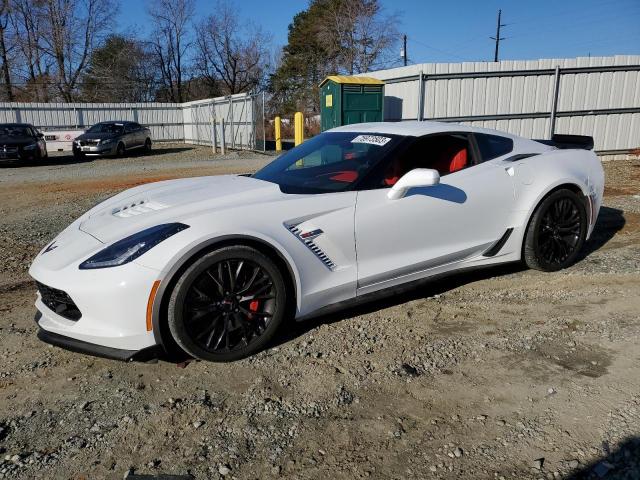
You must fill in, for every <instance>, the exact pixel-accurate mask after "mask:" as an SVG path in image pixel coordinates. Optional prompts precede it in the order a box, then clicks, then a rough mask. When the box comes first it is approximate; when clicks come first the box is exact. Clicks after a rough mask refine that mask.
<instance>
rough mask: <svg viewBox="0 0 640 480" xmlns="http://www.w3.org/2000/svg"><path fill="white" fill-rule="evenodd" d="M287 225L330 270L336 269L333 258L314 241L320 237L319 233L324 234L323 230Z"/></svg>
mask: <svg viewBox="0 0 640 480" xmlns="http://www.w3.org/2000/svg"><path fill="white" fill-rule="evenodd" d="M285 226H286V227H287V229H288V230H289V231H290V232H291V233H293V234H294V235H295V236H296V238H297V239H298V240H300V241H301V242H302V243H304V244H305V245H306V247H307V248H308V249H309V250H311V251H312V252H313V254H314V255H315V256H316V257H318V258H319V259H320V261H321V262H322V263H324V264H325V266H326V267H327V268H328V269H329V270H332V271H333V270H335V269H336V264H335V263H333V260H331V259H330V258H329V256H328V255H327V254H326V253H324V251H323V250H322V249H321V248H320V247H318V246H317V245H316V244H315V242H314V241H313V239H314V238H316V237H318V236H319V235H322V233H323V232H322V230H320V229H316V230H313V231H310V232H303V231H302V230H300V229H299V228H298V225H285Z"/></svg>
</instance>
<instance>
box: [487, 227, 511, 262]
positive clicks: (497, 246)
mask: <svg viewBox="0 0 640 480" xmlns="http://www.w3.org/2000/svg"><path fill="white" fill-rule="evenodd" d="M511 232H513V228H507V231H506V232H504V234H503V235H502V236H501V237H500V238H499V239H498V241H497V242H496V243H494V244H493V245H491V246H490V247H489V249H488V250H487V251H486V252H484V253H483V254H482V256H484V257H495V256H496V255H497V254H498V252H499V251H500V250H501V249H502V247H504V244H505V243H507V240H509V237H510V236H511Z"/></svg>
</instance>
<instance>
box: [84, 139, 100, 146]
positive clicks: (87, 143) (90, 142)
mask: <svg viewBox="0 0 640 480" xmlns="http://www.w3.org/2000/svg"><path fill="white" fill-rule="evenodd" d="M98 143H100V140H80V146H81V147H95V146H96V145H98Z"/></svg>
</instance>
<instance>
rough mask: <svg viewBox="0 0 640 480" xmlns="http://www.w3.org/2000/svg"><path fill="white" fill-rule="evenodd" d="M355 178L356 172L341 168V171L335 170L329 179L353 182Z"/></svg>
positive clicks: (356, 176)
mask: <svg viewBox="0 0 640 480" xmlns="http://www.w3.org/2000/svg"><path fill="white" fill-rule="evenodd" d="M357 179H358V172H355V171H353V170H343V171H342V172H336V174H335V175H333V176H332V177H331V180H334V181H336V182H345V183H351V182H355V181H356V180H357Z"/></svg>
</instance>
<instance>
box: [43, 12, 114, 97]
mask: <svg viewBox="0 0 640 480" xmlns="http://www.w3.org/2000/svg"><path fill="white" fill-rule="evenodd" d="M116 10H117V8H116V4H115V3H114V1H113V0H43V1H42V9H41V15H42V17H41V21H42V26H43V28H42V40H43V48H44V52H45V53H46V54H47V55H49V56H50V57H51V58H52V59H53V61H54V64H55V67H56V70H55V82H56V87H57V89H58V92H59V94H60V95H61V96H62V98H63V99H64V100H65V101H68V102H70V101H73V100H74V98H75V96H76V88H77V86H78V81H79V79H80V78H81V75H82V74H83V73H84V71H85V69H86V67H87V63H88V60H89V55H90V54H91V52H92V50H93V49H94V47H95V46H96V45H97V44H98V43H99V42H100V40H101V39H102V38H103V36H104V34H105V33H106V32H107V31H109V29H110V27H111V26H112V25H113V18H114V15H115V12H116Z"/></svg>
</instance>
